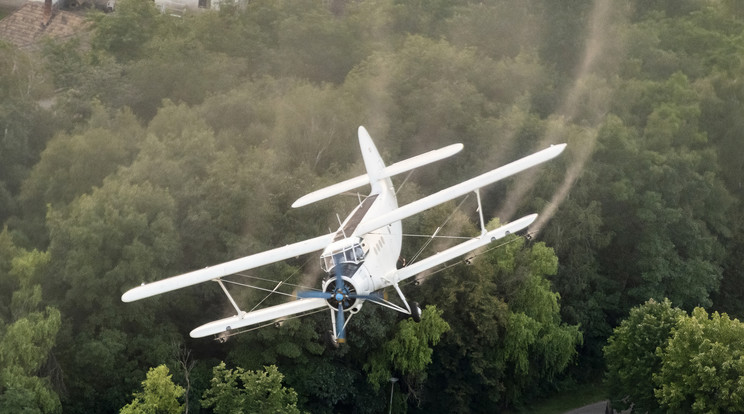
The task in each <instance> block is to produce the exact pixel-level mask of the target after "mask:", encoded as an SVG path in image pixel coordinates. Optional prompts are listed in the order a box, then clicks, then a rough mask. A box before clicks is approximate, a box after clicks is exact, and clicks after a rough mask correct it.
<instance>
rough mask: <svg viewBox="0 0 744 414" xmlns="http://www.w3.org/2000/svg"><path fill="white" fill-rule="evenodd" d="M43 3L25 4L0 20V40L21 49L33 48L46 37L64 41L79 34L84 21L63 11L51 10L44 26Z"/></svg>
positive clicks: (76, 15)
mask: <svg viewBox="0 0 744 414" xmlns="http://www.w3.org/2000/svg"><path fill="white" fill-rule="evenodd" d="M44 20H45V19H44V3H35V2H34V3H30V2H29V3H26V4H25V5H23V6H22V7H21V8H20V9H18V10H16V11H15V12H14V13H12V14H11V15H9V16H7V17H5V18H4V19H2V20H0V40H2V41H5V42H7V43H10V44H13V45H16V46H18V47H19V48H22V49H29V48H33V47H34V46H36V45H37V44H38V42H39V41H40V40H41V39H43V38H44V37H46V36H49V37H51V38H55V39H64V38H69V37H71V36H74V35H75V34H77V33H78V32H80V31H81V30H82V29H83V28H84V26H85V24H86V20H85V18H84V17H83V16H80V15H78V14H75V13H72V12H68V11H65V10H53V11H52V16H51V20H50V21H49V24H47V25H44V24H43V22H44Z"/></svg>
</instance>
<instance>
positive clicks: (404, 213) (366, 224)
mask: <svg viewBox="0 0 744 414" xmlns="http://www.w3.org/2000/svg"><path fill="white" fill-rule="evenodd" d="M565 148H566V144H559V145H551V146H550V147H548V148H546V149H544V150H542V151H538V152H536V153H534V154H532V155H528V156H526V157H524V158H521V159H518V160H516V161H514V162H511V163H509V164H506V165H504V166H503V167H499V168H497V169H495V170H491V171H489V172H487V173H485V174H481V175H479V176H477V177H475V178H471V179H469V180H467V181H463V182H461V183H460V184H456V185H453V186H452V187H449V188H445V189H444V190H441V191H438V192H436V193H434V194H432V195H430V196H427V197H424V198H422V199H419V200H416V201H414V202H412V203H409V204H406V205H405V206H403V207H400V208H397V209H395V210H393V211H391V212H389V213H386V214H383V215H381V216H378V217H375V218H374V219H372V220H365V221H362V223H361V224H360V225H359V226H358V227H357V228H356V230H354V236H360V235H364V234H367V233H369V232H372V231H374V230H377V229H379V228H382V227H385V226H387V225H388V224H391V223H395V222H396V221H400V220H403V219H404V218H407V217H411V216H413V215H415V214H418V213H421V212H422V211H425V210H428V209H430V208H432V207H435V206H438V205H439V204H442V203H445V202H447V201H450V200H454V199H455V198H457V197H461V196H464V195H465V194H467V193H469V192H471V191H475V190H477V189H479V188H482V187H485V186H487V185H489V184H492V183H495V182H496V181H499V180H503V179H504V178H507V177H509V176H512V175H514V174H516V173H518V172H521V171H524V170H526V169H528V168H530V167H534V166H535V165H538V164H541V163H543V162H545V161H548V160H551V159H553V158H555V157H557V156H558V155H559V154H560V153H561V152H563V150H564V149H565Z"/></svg>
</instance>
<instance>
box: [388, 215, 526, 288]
mask: <svg viewBox="0 0 744 414" xmlns="http://www.w3.org/2000/svg"><path fill="white" fill-rule="evenodd" d="M535 219H537V214H531V215H529V216H525V217H522V218H521V219H518V220H515V221H512V222H511V223H509V224H505V225H503V226H501V227H499V228H497V229H496V230H491V231H489V232H487V233H484V234H482V235H480V236H478V237H476V238H474V239H470V240H468V241H466V242H463V243H460V244H458V245H456V246H453V247H450V248H449V249H447V250H444V251H442V252H439V253H437V254H435V255H433V256H429V257H427V258H426V259H424V260H421V261H418V262H416V263H414V264H412V265H410V266H406V267H404V268H402V269H399V270H397V271H396V272H395V277H394V278H393V282H396V283H397V282H399V281H401V280H403V279H407V278H409V277H411V276H415V275H417V274H419V273H421V272H423V271H425V270H428V269H431V268H432V267H434V266H439V265H440V264H442V263H444V262H447V261H449V260H452V259H454V258H456V257H459V256H462V255H464V254H465V253H468V252H471V251H473V250H475V249H477V248H479V247H483V246H485V245H487V244H488V243H491V242H493V241H495V240H498V239H500V238H502V237H505V236H506V235H507V234H511V233H514V232H517V231H519V230H522V229H524V228H526V227H527V226H529V225H530V224H532V222H533V221H535Z"/></svg>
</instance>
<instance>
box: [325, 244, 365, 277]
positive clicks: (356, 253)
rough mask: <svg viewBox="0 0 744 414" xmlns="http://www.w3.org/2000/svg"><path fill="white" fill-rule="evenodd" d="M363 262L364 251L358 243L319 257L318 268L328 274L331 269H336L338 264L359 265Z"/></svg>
mask: <svg viewBox="0 0 744 414" xmlns="http://www.w3.org/2000/svg"><path fill="white" fill-rule="evenodd" d="M363 261H364V250H363V249H362V246H361V245H360V244H359V243H354V244H352V245H350V246H346V247H344V248H341V249H337V250H333V251H332V252H331V253H326V254H324V255H322V256H320V267H321V268H322V269H323V271H325V272H330V271H331V269H333V268H334V267H336V265H338V264H342V263H347V264H354V265H360V264H361V263H362V262H363Z"/></svg>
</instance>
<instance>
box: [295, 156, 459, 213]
mask: <svg viewBox="0 0 744 414" xmlns="http://www.w3.org/2000/svg"><path fill="white" fill-rule="evenodd" d="M462 148H463V146H462V144H452V145H448V146H446V147H444V148H440V149H438V150H434V151H429V152H426V153H424V154H420V155H417V156H415V157H412V158H408V159H406V160H403V161H399V162H396V163H395V164H392V165H390V166H387V167H385V169H384V170H383V171H382V175H381V176H380V177H378V178H385V177H392V176H395V175H398V174H401V173H404V172H406V171H410V170H412V169H414V168H418V167H421V166H423V165H426V164H430V163H432V162H435V161H439V160H441V159H443V158H447V157H450V156H452V155H454V154H457V153H458V152H460V150H462ZM367 184H369V176H368V175H367V174H364V175H360V176H358V177H354V178H350V179H348V180H346V181H341V182H340V183H337V184H333V185H331V186H328V187H324V188H321V189H320V190H317V191H313V192H312V193H310V194H307V195H304V196H302V197H300V198H298V199H297V201H295V202H294V203H293V204H292V207H302V206H306V205H308V204H311V203H314V202H316V201H320V200H324V199H326V198H328V197H333V196H335V195H337V194H341V193H345V192H347V191H351V190H353V189H355V188H359V187H361V186H363V185H367Z"/></svg>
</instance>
